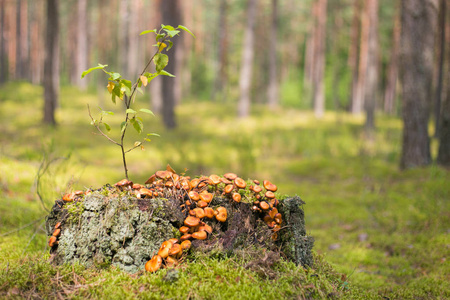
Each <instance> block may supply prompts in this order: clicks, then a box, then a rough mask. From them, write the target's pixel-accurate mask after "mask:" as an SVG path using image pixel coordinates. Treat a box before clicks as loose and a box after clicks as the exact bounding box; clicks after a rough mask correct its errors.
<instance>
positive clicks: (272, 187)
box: [263, 180, 278, 192]
mask: <svg viewBox="0 0 450 300" xmlns="http://www.w3.org/2000/svg"><path fill="white" fill-rule="evenodd" d="M263 185H264V188H265V189H266V190H268V191H271V192H276V191H277V189H278V188H277V186H276V185H275V184H273V183H272V182H270V181H269V180H264V181H263Z"/></svg>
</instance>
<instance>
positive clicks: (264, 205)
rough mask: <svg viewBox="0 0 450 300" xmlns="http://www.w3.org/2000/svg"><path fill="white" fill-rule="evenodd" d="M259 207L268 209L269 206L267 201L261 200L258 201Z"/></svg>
mask: <svg viewBox="0 0 450 300" xmlns="http://www.w3.org/2000/svg"><path fill="white" fill-rule="evenodd" d="M259 207H261V208H262V209H263V210H268V209H269V208H270V206H269V203H267V202H266V201H261V202H260V203H259Z"/></svg>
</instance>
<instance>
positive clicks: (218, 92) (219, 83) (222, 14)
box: [212, 0, 228, 100]
mask: <svg viewBox="0 0 450 300" xmlns="http://www.w3.org/2000/svg"><path fill="white" fill-rule="evenodd" d="M227 7H228V5H227V0H220V5H219V22H218V32H219V41H218V47H217V58H218V68H217V69H218V70H217V72H216V74H217V75H216V78H215V83H214V90H213V96H212V98H213V99H214V100H217V98H220V99H226V95H224V88H225V87H226V86H227V81H228V76H227V71H226V66H227V63H228V50H227V47H228V34H227V33H228V30H227Z"/></svg>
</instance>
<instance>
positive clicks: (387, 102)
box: [384, 9, 401, 115]
mask: <svg viewBox="0 0 450 300" xmlns="http://www.w3.org/2000/svg"><path fill="white" fill-rule="evenodd" d="M400 31H401V28H400V10H399V9H397V12H396V16H395V21H394V29H393V34H392V47H391V51H390V52H391V56H390V58H389V66H388V71H387V79H386V89H385V91H384V112H385V113H387V114H391V115H392V114H394V113H395V107H396V105H395V99H396V98H397V97H396V96H397V79H398V58H399V47H400Z"/></svg>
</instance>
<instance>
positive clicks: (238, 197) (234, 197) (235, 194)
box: [232, 193, 242, 202]
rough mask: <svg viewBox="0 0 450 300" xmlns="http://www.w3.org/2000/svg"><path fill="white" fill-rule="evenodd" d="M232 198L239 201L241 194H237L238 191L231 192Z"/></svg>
mask: <svg viewBox="0 0 450 300" xmlns="http://www.w3.org/2000/svg"><path fill="white" fill-rule="evenodd" d="M232 197H233V200H234V201H235V202H241V198H242V197H241V194H239V193H233V196H232Z"/></svg>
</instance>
